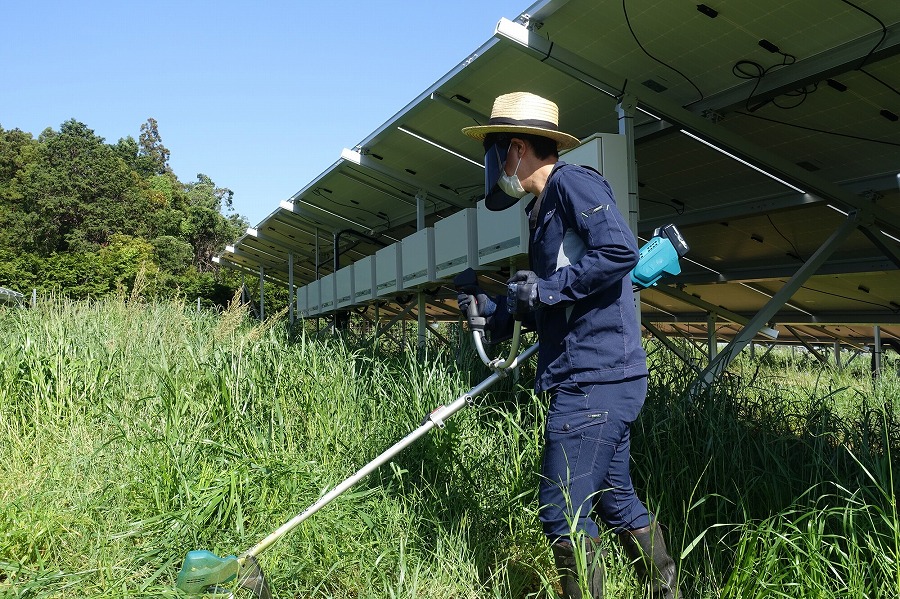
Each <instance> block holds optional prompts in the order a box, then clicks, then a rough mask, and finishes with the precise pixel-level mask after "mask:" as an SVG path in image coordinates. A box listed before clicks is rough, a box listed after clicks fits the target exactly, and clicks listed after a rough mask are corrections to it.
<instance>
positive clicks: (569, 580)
mask: <svg viewBox="0 0 900 599" xmlns="http://www.w3.org/2000/svg"><path fill="white" fill-rule="evenodd" d="M585 544H586V548H585V555H584V558H585V559H584V563H585V565H586V567H587V569H588V577H587V590H588V593H589V594H588V595H584V593H583V592H582V585H581V581H582V580H583V578H582V577H581V576H579V575H578V569H579V568H578V560H577V559H576V556H575V550H574V548H573V546H572V543H570V542H568V541H561V542H557V543H554V544H553V545H551V546H550V548H551V549H552V551H553V561H554V562H555V563H556V571H557V572H559V583H560V585H561V586H562V595H561V597H562V599H603V580H604V578H605V577H606V568H605V567H604V565H603V557H602V555H601V552H600V549H599V546H598V543H597V541H594V540H591V539H587V540H586V543H585Z"/></svg>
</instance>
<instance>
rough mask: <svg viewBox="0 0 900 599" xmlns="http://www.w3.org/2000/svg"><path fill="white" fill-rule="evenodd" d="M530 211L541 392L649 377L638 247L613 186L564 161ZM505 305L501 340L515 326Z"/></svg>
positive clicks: (499, 323)
mask: <svg viewBox="0 0 900 599" xmlns="http://www.w3.org/2000/svg"><path fill="white" fill-rule="evenodd" d="M535 210H536V211H537V212H536V213H534V211H535ZM526 212H527V214H528V217H529V221H530V223H531V236H530V240H529V261H530V265H531V270H533V271H534V272H535V274H536V275H537V276H538V278H539V281H538V299H539V300H540V305H539V307H538V309H537V310H536V311H535V312H534V319H533V320H532V319H531V318H527V319H526V320H525V322H524V324H525V325H526V326H529V325H531V326H533V327H534V328H535V329H536V330H537V333H538V340H539V341H540V348H539V351H538V364H537V377H536V380H535V390H536V391H537V392H542V391H552V390H553V389H554V388H555V387H557V386H558V385H560V384H563V383H574V384H580V385H583V384H590V383H602V382H613V381H620V380H625V379H629V378H633V377H636V376H642V375H647V356H646V354H645V353H644V349H643V347H642V346H641V335H640V326H639V324H638V321H637V316H636V313H635V308H634V295H633V292H632V287H631V278H630V276H629V273H630V272H631V269H632V268H634V266H635V265H636V264H637V261H638V247H637V241H636V240H635V238H634V235H633V234H632V233H631V230H630V229H629V228H628V223H627V222H626V221H625V219H624V217H623V216H622V214H621V213H620V212H619V210H618V208H617V207H616V202H615V199H614V198H613V193H612V188H611V187H610V186H609V183H608V182H607V181H606V179H604V178H603V176H602V175H601V174H600V173H598V172H597V171H595V170H593V169H589V168H586V167H582V166H576V165H571V164H566V163H564V162H562V161H560V162H557V163H556V165H555V166H554V169H553V171H552V172H551V174H550V178H549V179H548V180H547V185H546V187H545V188H544V191H543V194H542V198H540V202H538V201H537V198H536V199H535V200H533V201H532V202H531V203H530V204H528V206H527V207H526ZM499 299H500V301H499V302H498V306H497V311H496V313H495V318H494V319H493V321H494V322H492V323H491V324H492V326H491V329H492V336H494V337H495V338H496V333H498V332H505V331H507V330H511V327H512V318H511V317H510V316H509V314H508V313H507V311H506V305H505V304H506V301H505V300H506V298H499ZM529 316H531V315H529Z"/></svg>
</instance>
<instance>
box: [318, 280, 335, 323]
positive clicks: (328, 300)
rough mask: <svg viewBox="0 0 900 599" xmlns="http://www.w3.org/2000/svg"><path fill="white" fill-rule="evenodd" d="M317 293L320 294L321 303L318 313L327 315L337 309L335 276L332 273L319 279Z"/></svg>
mask: <svg viewBox="0 0 900 599" xmlns="http://www.w3.org/2000/svg"><path fill="white" fill-rule="evenodd" d="M319 286H320V287H319V293H320V294H321V298H322V303H321V304H320V308H319V311H320V313H321V314H328V313H329V312H334V310H335V308H337V304H336V303H335V297H336V294H335V276H334V273H331V274H330V275H325V276H324V277H322V278H321V279H319Z"/></svg>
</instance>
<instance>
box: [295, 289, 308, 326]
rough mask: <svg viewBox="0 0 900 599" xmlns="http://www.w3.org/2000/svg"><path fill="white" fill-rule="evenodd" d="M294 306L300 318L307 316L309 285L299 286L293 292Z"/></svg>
mask: <svg viewBox="0 0 900 599" xmlns="http://www.w3.org/2000/svg"><path fill="white" fill-rule="evenodd" d="M295 296H296V302H295V303H296V307H295V310H296V312H297V315H298V316H299V317H300V318H306V317H307V316H309V285H304V286H303V287H300V288H298V289H297V291H296V292H295Z"/></svg>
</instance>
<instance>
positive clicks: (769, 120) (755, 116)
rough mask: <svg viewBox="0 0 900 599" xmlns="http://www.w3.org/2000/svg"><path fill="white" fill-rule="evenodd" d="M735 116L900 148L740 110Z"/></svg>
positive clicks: (893, 144) (885, 142)
mask: <svg viewBox="0 0 900 599" xmlns="http://www.w3.org/2000/svg"><path fill="white" fill-rule="evenodd" d="M735 114H740V115H742V116H750V117H753V118H755V119H760V120H763V121H768V122H770V123H776V124H778V125H784V126H786V127H796V128H797V129H803V130H804V131H813V132H815V133H825V134H827V135H837V136H838V137H847V138H849V139H856V140H859V141H868V142H871V143H876V144H885V145H888V146H897V147H900V143H896V142H893V141H885V140H881V139H872V138H870V137H860V136H859V135H850V134H848V133H838V132H836V131H826V130H825V129H816V128H815V127H806V126H804V125H797V124H794V123H786V122H784V121H779V120H778V119H770V118H767V117H764V116H759V115H758V114H753V113H747V112H741V111H740V110H736V111H735Z"/></svg>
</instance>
